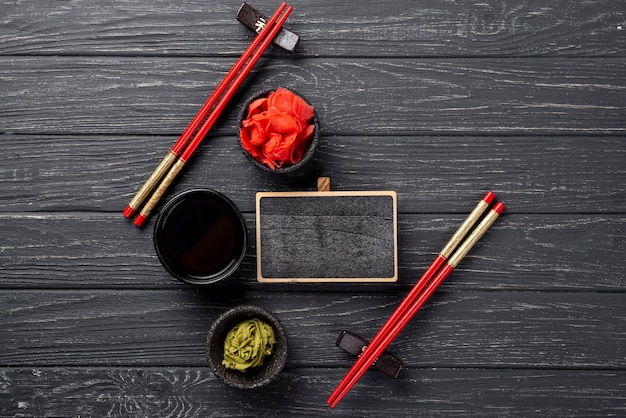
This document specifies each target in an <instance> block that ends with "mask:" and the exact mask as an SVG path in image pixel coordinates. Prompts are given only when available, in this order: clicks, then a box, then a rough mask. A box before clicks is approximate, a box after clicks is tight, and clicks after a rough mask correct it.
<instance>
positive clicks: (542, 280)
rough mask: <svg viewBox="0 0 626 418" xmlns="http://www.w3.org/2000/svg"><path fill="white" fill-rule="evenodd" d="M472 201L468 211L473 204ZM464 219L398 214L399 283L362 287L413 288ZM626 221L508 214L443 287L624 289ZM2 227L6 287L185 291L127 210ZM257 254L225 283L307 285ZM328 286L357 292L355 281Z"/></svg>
mask: <svg viewBox="0 0 626 418" xmlns="http://www.w3.org/2000/svg"><path fill="white" fill-rule="evenodd" d="M465 206H467V211H468V212H469V210H471V206H472V205H471V204H469V203H466V205H465ZM246 217H247V219H248V229H249V231H250V232H249V238H250V241H249V242H254V229H255V225H254V219H253V215H251V214H247V215H246ZM463 217H464V216H463V215H399V224H398V232H399V236H398V251H399V254H398V259H399V279H398V282H397V284H395V285H392V284H386V285H371V286H369V285H366V284H362V285H359V286H357V287H356V288H358V289H360V290H362V291H363V292H369V291H392V292H393V291H397V290H398V289H400V290H401V291H404V290H405V289H407V288H408V287H410V286H412V284H413V283H414V282H415V281H416V280H417V278H418V277H419V276H420V275H421V274H422V272H423V271H424V269H425V268H426V266H427V265H428V264H429V263H430V262H431V261H432V259H433V258H434V257H435V255H436V253H437V252H438V251H439V250H440V249H441V248H442V247H443V245H444V244H445V243H446V241H447V240H448V238H449V237H450V236H451V235H452V233H453V232H454V230H455V229H456V228H457V226H458V225H459V224H460V223H461V222H462V220H463ZM625 221H626V219H624V216H620V215H614V216H608V215H607V216H598V215H594V216H591V215H576V216H575V215H561V216H558V215H542V216H527V215H511V214H507V213H506V212H505V214H504V215H503V216H502V219H499V220H498V221H497V222H496V224H495V225H494V226H492V231H489V232H488V233H487V235H486V236H485V237H484V238H483V239H482V240H481V242H480V243H479V244H478V245H477V246H476V247H475V248H474V249H473V250H472V251H471V252H470V254H469V255H468V257H467V258H466V259H465V260H463V262H462V263H461V264H460V265H459V267H458V269H457V271H456V272H455V273H454V274H453V277H454V279H453V280H451V281H450V282H449V284H448V283H444V285H443V286H444V288H448V287H449V288H450V289H451V290H452V289H454V290H457V289H458V290H467V289H494V290H498V289H509V290H563V289H568V290H577V291H584V290H596V291H597V290H602V291H613V290H619V291H623V290H624V289H626V280H625V277H624V275H623V274H622V272H623V271H624V267H625V263H626V260H625V259H624V257H622V254H623V251H624V250H623V249H624V240H625V234H624V223H625ZM0 230H2V238H1V240H0V243H1V244H0V246H1V251H0V266H2V270H1V271H2V276H1V279H0V283H1V287H2V288H5V289H6V288H116V287H124V288H145V287H148V288H152V287H155V286H158V287H163V288H171V287H174V288H178V287H181V286H182V287H184V285H182V284H180V282H178V281H177V280H175V279H174V278H172V277H171V276H170V275H169V274H168V273H167V272H166V271H165V269H164V268H163V267H162V266H161V264H160V263H159V261H158V259H157V256H156V253H155V251H154V247H153V244H152V224H148V226H147V227H146V228H145V229H143V230H139V229H138V228H136V227H135V226H134V225H132V224H131V223H130V222H128V221H126V220H125V219H123V218H122V216H121V214H74V213H69V214H56V215H55V214H33V215H19V214H4V215H1V216H0ZM254 253H255V249H254V247H253V246H252V245H250V246H249V247H248V255H247V256H246V258H245V259H244V262H243V264H242V266H241V267H240V269H239V270H238V271H237V273H235V275H234V276H233V277H232V278H230V279H229V280H228V282H227V283H225V285H227V287H229V286H231V285H232V286H236V287H241V288H242V289H248V288H250V289H252V288H254V289H266V290H268V291H279V290H280V291H291V290H297V289H298V287H290V286H287V287H284V288H283V287H276V286H275V285H269V286H268V285H264V284H258V283H256V281H255V277H256V259H255V257H254ZM302 286H303V287H302V288H303V289H309V290H315V289H316V287H315V286H308V287H307V286H305V285H302ZM217 287H218V288H219V287H220V286H217ZM211 288H213V287H210V289H211ZM324 288H325V289H326V290H330V289H333V290H336V291H338V292H352V291H354V289H355V285H348V286H347V287H346V286H341V285H336V287H329V285H325V286H324Z"/></svg>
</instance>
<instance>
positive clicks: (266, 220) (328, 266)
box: [256, 191, 398, 282]
mask: <svg viewBox="0 0 626 418" xmlns="http://www.w3.org/2000/svg"><path fill="white" fill-rule="evenodd" d="M397 236H398V227H397V197H396V193H395V192H394V191H363V192H353V191H349V192H348V191H321V192H259V193H257V195H256V255H257V280H258V281H259V282H395V281H397V279H398V248H397V247H398V245H397V243H398V238H397Z"/></svg>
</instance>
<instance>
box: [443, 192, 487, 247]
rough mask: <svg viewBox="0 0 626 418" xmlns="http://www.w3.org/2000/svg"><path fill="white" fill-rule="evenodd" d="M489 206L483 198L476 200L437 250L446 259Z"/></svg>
mask: <svg viewBox="0 0 626 418" xmlns="http://www.w3.org/2000/svg"><path fill="white" fill-rule="evenodd" d="M487 208H489V204H488V203H487V202H485V201H484V200H481V201H480V202H478V204H477V205H476V207H474V209H473V210H472V211H471V212H470V214H469V215H468V216H467V218H466V219H465V221H463V223H462V224H461V226H459V229H457V230H456V232H455V233H454V235H452V238H450V240H449V241H448V243H447V244H446V245H445V246H444V247H443V249H442V250H441V251H440V252H439V254H441V255H442V256H444V257H445V258H446V259H448V258H449V257H450V255H451V254H452V252H453V251H454V250H455V249H456V247H457V246H458V245H459V244H460V243H461V241H462V240H463V239H464V238H465V235H467V232H468V231H469V230H470V229H471V228H472V226H474V224H476V222H478V219H480V217H481V216H482V214H483V213H484V212H485V210H487Z"/></svg>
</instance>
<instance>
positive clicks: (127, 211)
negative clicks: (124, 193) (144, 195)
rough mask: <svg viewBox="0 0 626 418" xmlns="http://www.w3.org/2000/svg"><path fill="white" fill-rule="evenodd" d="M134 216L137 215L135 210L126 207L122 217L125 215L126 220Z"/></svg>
mask: <svg viewBox="0 0 626 418" xmlns="http://www.w3.org/2000/svg"><path fill="white" fill-rule="evenodd" d="M134 214H135V209H133V208H131V207H130V205H129V206H126V209H124V211H123V212H122V215H124V217H125V218H126V219H130V218H132V217H133V215H134Z"/></svg>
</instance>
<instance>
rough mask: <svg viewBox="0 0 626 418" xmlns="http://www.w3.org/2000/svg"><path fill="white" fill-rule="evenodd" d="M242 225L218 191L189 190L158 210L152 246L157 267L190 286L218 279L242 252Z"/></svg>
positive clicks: (244, 243)
mask: <svg viewBox="0 0 626 418" xmlns="http://www.w3.org/2000/svg"><path fill="white" fill-rule="evenodd" d="M247 235H248V231H247V229H246V224H245V221H244V219H243V216H242V215H241V212H240V211H239V209H238V208H237V207H236V206H235V204H234V203H233V202H232V201H231V200H230V199H228V198H227V197H226V196H224V195H223V194H221V193H218V192H216V191H213V190H208V189H192V190H187V191H185V192H182V193H180V194H179V195H177V196H175V197H174V198H173V199H172V200H170V201H169V202H168V203H167V204H166V205H165V206H164V207H163V209H162V210H161V212H160V213H159V216H158V218H157V221H156V224H155V226H154V247H155V249H156V252H157V255H158V256H159V260H160V261H161V264H163V267H165V269H166V270H167V271H169V272H170V274H172V275H173V276H174V277H176V278H178V279H180V280H182V281H184V282H187V283H192V284H209V283H215V282H218V281H220V280H224V279H225V278H227V277H229V276H230V275H231V274H233V273H234V272H235V270H237V268H238V267H239V265H240V264H241V262H242V261H243V258H244V256H245V254H246V246H247Z"/></svg>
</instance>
